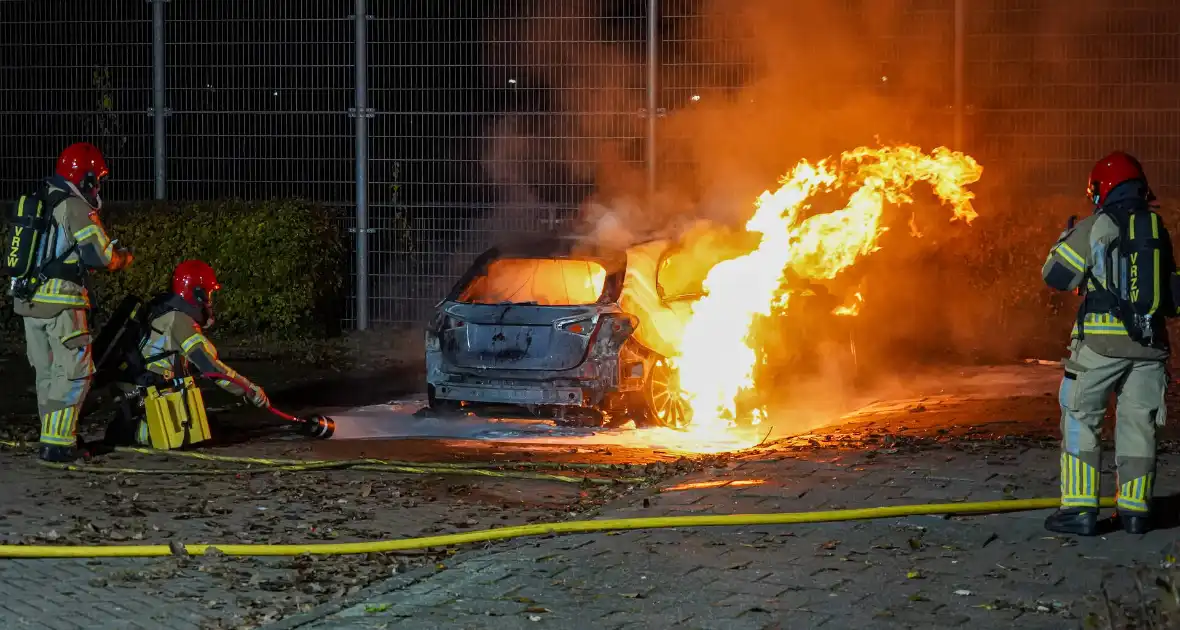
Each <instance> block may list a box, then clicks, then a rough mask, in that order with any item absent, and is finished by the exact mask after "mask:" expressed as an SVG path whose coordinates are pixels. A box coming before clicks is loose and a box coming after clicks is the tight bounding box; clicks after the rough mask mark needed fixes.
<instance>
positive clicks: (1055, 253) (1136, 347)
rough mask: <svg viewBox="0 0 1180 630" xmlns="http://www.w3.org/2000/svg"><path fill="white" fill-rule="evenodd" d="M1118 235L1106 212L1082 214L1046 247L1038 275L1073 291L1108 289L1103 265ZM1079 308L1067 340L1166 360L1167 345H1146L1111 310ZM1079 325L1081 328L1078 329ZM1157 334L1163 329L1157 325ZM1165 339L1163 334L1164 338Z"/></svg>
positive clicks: (1115, 353) (1122, 355) (1109, 353)
mask: <svg viewBox="0 0 1180 630" xmlns="http://www.w3.org/2000/svg"><path fill="white" fill-rule="evenodd" d="M1118 236H1119V228H1118V225H1116V224H1115V222H1114V220H1113V219H1111V218H1110V217H1109V216H1107V215H1106V214H1102V213H1098V214H1094V215H1091V216H1089V217H1086V218H1085V219H1083V220H1082V221H1080V222H1078V224H1077V225H1075V226H1074V227H1073V228H1070V229H1069V230H1066V232H1065V233H1064V234H1062V237H1061V239H1060V240H1059V241H1058V242H1057V244H1056V245H1054V246H1053V248H1052V249H1051V250H1049V257H1048V259H1047V260H1046V261H1045V264H1044V266H1043V267H1042V268H1041V277H1042V278H1043V279H1044V280H1045V283H1046V284H1048V285H1049V286H1051V287H1056V288H1063V289H1065V290H1069V291H1073V290H1075V289H1078V288H1081V289H1082V293H1085V292H1086V291H1094V290H1097V289H1106V288H1108V284H1107V282H1108V277H1109V276H1111V275H1113V272H1112V270H1109V269H1107V268H1106V266H1107V261H1108V260H1111V259H1114V260H1117V257H1108V255H1107V254H1108V253H1110V250H1111V248H1112V247H1113V246H1116V243H1117V241H1118ZM1079 308H1082V309H1083V312H1081V313H1079V316H1078V322H1077V323H1075V324H1074V326H1073V330H1072V332H1071V335H1070V336H1071V339H1074V340H1078V339H1081V340H1083V342H1084V344H1085V345H1086V346H1088V347H1089V348H1090V349H1091V350H1093V351H1094V352H1096V353H1098V354H1100V355H1102V356H1106V357H1111V358H1119V359H1137V360H1145V361H1166V360H1167V358H1168V354H1169V350H1168V348H1167V344H1166V343H1164V344H1162V345H1158V344H1157V345H1154V346H1146V345H1143V344H1141V343H1139V342H1137V341H1135V340H1133V339H1131V337H1130V335H1128V333H1127V329H1126V327H1124V326H1123V322H1122V321H1121V320H1120V319H1119V318H1118V317H1117V316H1116V315H1114V314H1111V313H1089V312H1084V310H1085V304H1084V303H1083V305H1082V306H1081V307H1079ZM1079 324H1080V325H1081V331H1080V332H1079ZM1160 329H1161V334H1162V335H1165V336H1166V330H1165V329H1164V328H1163V326H1160ZM1165 338H1166V337H1165Z"/></svg>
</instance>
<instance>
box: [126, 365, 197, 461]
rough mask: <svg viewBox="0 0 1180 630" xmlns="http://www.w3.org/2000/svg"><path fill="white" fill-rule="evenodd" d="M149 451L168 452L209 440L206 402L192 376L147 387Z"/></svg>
mask: <svg viewBox="0 0 1180 630" xmlns="http://www.w3.org/2000/svg"><path fill="white" fill-rule="evenodd" d="M143 404H144V410H145V411H146V413H147V425H148V437H149V438H150V439H151V443H152V448H156V449H161V450H171V449H176V448H182V447H185V446H191V445H193V444H199V443H201V442H204V441H206V440H209V439H210V438H211V437H212V435H211V434H210V432H209V419H208V417H207V416H206V415H205V399H204V398H203V397H202V396H201V390H200V389H199V388H198V387H197V384H196V382H194V381H193V378H192V377H191V376H188V377H185V378H183V379H176V380H174V381H172V384H171V385H170V386H168V387H148V388H147V395H146V396H144V400H143Z"/></svg>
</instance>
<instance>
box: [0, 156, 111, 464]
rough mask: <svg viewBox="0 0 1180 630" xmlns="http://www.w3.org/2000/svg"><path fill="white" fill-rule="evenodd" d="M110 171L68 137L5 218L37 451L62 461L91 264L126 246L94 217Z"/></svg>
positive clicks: (84, 382) (70, 447)
mask: <svg viewBox="0 0 1180 630" xmlns="http://www.w3.org/2000/svg"><path fill="white" fill-rule="evenodd" d="M109 173H110V171H109V170H108V169H107V165H106V161H105V159H104V158H103V155H102V152H101V151H99V150H98V148H97V147H95V146H94V145H92V144H88V143H84V142H83V143H77V144H72V145H70V146H68V147H66V149H65V150H64V151H62V153H61V156H60V157H59V158H58V161H57V168H56V174H55V175H54V176H53V177H50V178H48V179H46V180H44V181H42V182H41V185H40V186H38V188H37V189H36V190H35V191H33V192H32V193H31V194H29V195H27V196H25V197H22V198H21V199H20V200H19V201H18V202H17V204H16V207H15V208H14V212H13V214H12V216H11V217H10V221H9V229H8V240H7V245H8V247H7V248H6V253H7V256H6V257H5V258H6V260H5V269H6V271H7V273H8V274H9V275H10V276H11V280H10V285H9V295H11V296H12V298H13V310H14V311H15V313H16V314H17V315H19V316H20V317H21V318H22V319H23V320H24V328H25V344H26V351H27V353H28V358H29V363H30V364H31V365H32V367H33V370H34V372H35V373H36V379H37V385H36V389H37V411H38V415H39V416H40V421H41V438H40V443H41V446H40V453H39V454H40V457H41V459H43V460H46V461H52V462H68V461H71V460H73V459H75V458H76V457H77V456H78V455H80V454H82V455H84V454H85V453H84V452H80V451H79V449H78V448H77V447H78V439H77V428H78V419H79V416H80V415H81V411H82V404H83V402H85V400H86V395H87V393H89V390H90V384H91V377H92V375H93V372H94V363H93V359H92V356H91V348H90V346H91V335H90V322H89V320H90V317H89V312H90V293H89V291H88V289H87V285H88V284H89V283H88V276H89V274H90V273H91V271H93V270H97V269H108V270H111V271H117V270H119V269H122V268H124V267H126V266H127V265H129V264H130V263H131V260H132V256H131V253H130V252H128V251H125V250H122V249H117V248H116V247H115V242H114V241H112V240H111V239H110V237H109V236H108V235H107V233H106V230H105V229H103V225H102V222H101V221H100V220H99V217H98V211H99V209H100V208H101V207H102V199H101V198H100V197H99V188H100V186H101V184H102V182H103V181H104V179H105V178H106V177H107V175H108V174H109Z"/></svg>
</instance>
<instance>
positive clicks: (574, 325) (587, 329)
mask: <svg viewBox="0 0 1180 630" xmlns="http://www.w3.org/2000/svg"><path fill="white" fill-rule="evenodd" d="M554 326H556V327H557V329H558V330H563V331H565V332H569V333H574V334H575V335H581V336H583V337H589V336H590V335H592V334H594V329H595V328H596V327H597V326H598V321H597V318H594V317H587V318H585V319H574V320H566V321H560V322H554Z"/></svg>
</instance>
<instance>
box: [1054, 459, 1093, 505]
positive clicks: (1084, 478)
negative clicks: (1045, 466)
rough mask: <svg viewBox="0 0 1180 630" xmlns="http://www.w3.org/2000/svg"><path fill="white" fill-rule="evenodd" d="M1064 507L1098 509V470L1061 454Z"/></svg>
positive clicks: (1062, 503)
mask: <svg viewBox="0 0 1180 630" xmlns="http://www.w3.org/2000/svg"><path fill="white" fill-rule="evenodd" d="M1061 505H1062V507H1094V508H1096V507H1098V469H1097V468H1095V467H1093V466H1091V465H1089V464H1087V463H1086V462H1083V461H1082V460H1081V459H1079V458H1077V457H1074V456H1073V455H1070V454H1069V453H1062V454H1061Z"/></svg>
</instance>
